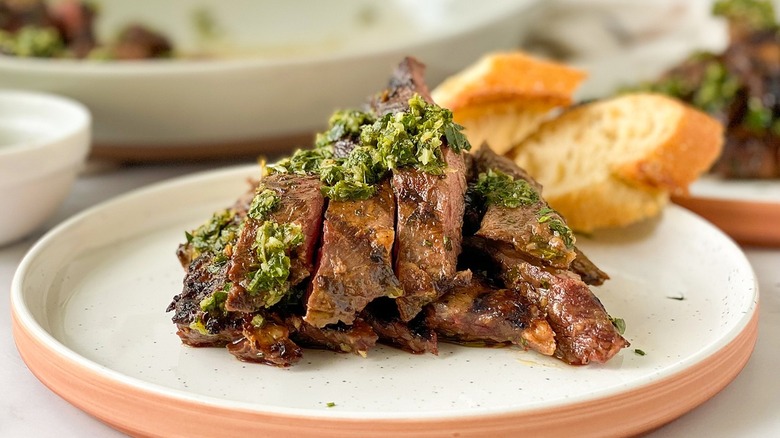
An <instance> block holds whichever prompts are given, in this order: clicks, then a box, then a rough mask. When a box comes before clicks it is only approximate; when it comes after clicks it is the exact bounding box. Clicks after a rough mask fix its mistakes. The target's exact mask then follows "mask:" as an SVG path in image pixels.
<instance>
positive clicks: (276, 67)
mask: <svg viewBox="0 0 780 438" xmlns="http://www.w3.org/2000/svg"><path fill="white" fill-rule="evenodd" d="M97 3H99V4H100V16H99V23H98V30H99V32H98V33H99V35H100V37H101V38H103V39H105V38H110V36H111V35H112V33H114V32H116V31H117V29H118V28H119V27H120V26H121V25H122V24H124V23H126V22H128V21H130V20H136V21H140V22H142V23H145V24H147V25H149V26H151V27H153V28H157V29H161V30H162V31H163V32H164V33H165V34H167V35H169V36H170V37H171V38H172V40H173V42H174V45H175V47H177V48H179V49H180V51H181V52H183V53H192V52H196V51H198V50H201V49H203V48H206V49H207V50H213V49H215V48H216V50H217V51H221V52H222V53H225V52H230V56H225V57H220V58H214V59H191V58H190V59H174V60H151V61H122V62H116V61H115V62H106V61H104V62H99V61H79V60H64V59H54V60H52V59H20V58H14V57H3V56H0V87H7V88H8V87H11V88H25V89H33V90H40V91H48V92H55V93H58V94H63V95H66V96H70V97H72V98H75V99H77V100H79V101H81V102H83V103H84V104H85V105H86V106H87V107H89V109H90V110H91V111H92V113H93V116H94V125H95V126H94V138H95V151H96V152H98V154H99V155H105V156H113V157H118V158H129V159H139V160H148V159H153V158H155V157H157V158H190V157H193V156H197V157H204V156H225V155H229V154H230V153H233V152H247V151H252V152H254V151H256V150H258V149H259V150H260V151H265V150H270V149H272V148H273V147H274V146H276V147H278V146H280V145H282V146H289V145H290V143H295V142H298V143H300V142H302V141H306V140H308V139H309V138H310V136H311V133H312V132H313V131H316V130H319V129H321V128H322V127H323V126H324V124H325V122H326V121H327V119H328V116H329V115H330V114H331V113H332V111H333V109H334V108H336V107H350V106H356V105H360V104H361V103H362V102H363V101H364V100H365V98H366V97H367V96H369V95H371V94H372V93H374V92H376V91H377V90H379V89H381V88H382V86H383V85H384V84H385V82H386V79H387V78H388V77H389V75H390V73H391V71H392V69H393V67H394V66H395V65H396V64H397V63H398V62H399V61H400V60H401V58H402V57H403V56H405V55H414V56H416V57H418V58H419V59H420V60H422V61H423V62H424V63H426V64H427V66H428V74H427V78H428V81H429V83H430V85H435V84H437V83H438V82H439V81H441V80H442V79H443V78H444V77H446V76H447V75H449V74H452V73H454V72H456V71H458V70H459V69H461V68H463V67H464V66H466V65H468V64H469V63H471V62H473V61H474V60H475V59H477V58H478V57H479V56H480V55H481V54H483V53H484V52H485V51H488V50H494V49H509V48H515V47H517V46H518V45H519V44H520V41H521V39H522V35H523V32H524V21H525V20H526V19H527V18H526V15H525V13H526V12H528V10H529V8H530V7H531V6H532V5H533V4H535V3H536V1H535V0H515V1H505V0H485V1H481V2H479V4H477V3H475V2H471V1H468V0H437V1H427V2H414V1H410V0H394V1H385V2H373V1H368V0H349V1H339V2H327V3H326V2H319V1H313V0H308V1H306V0H297V1H287V2H278V1H272V0H263V1H260V0H233V1H230V2H216V1H205V0H175V1H166V2H159V1H155V0H137V1H133V2H127V1H122V2H120V1H118V0H102V1H99V2H97ZM198 10H206V11H208V14H209V15H210V16H211V17H212V18H213V21H214V22H215V23H216V27H217V28H218V29H219V30H220V32H219V37H217V38H215V39H209V40H204V39H203V38H199V37H198V33H197V32H196V31H195V30H194V29H195V27H194V26H193V24H192V23H193V19H192V17H193V13H194V11H198ZM258 144H260V145H261V146H262V145H265V146H264V147H259V148H258V147H256V145H258Z"/></svg>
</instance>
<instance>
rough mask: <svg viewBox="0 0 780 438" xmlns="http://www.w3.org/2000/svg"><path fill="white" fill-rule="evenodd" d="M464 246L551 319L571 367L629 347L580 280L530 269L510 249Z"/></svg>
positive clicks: (472, 242) (472, 241)
mask: <svg viewBox="0 0 780 438" xmlns="http://www.w3.org/2000/svg"><path fill="white" fill-rule="evenodd" d="M466 245H467V248H468V251H473V252H474V254H473V256H474V257H479V255H483V256H487V257H489V258H490V259H492V260H493V262H494V263H495V264H496V266H495V268H496V269H497V271H498V274H499V275H500V276H501V278H502V279H503V281H504V283H505V285H506V287H507V288H511V289H514V290H516V291H519V292H520V294H521V295H522V296H523V297H524V298H525V299H526V300H527V301H528V302H530V303H532V304H535V305H537V306H538V307H539V308H540V309H541V310H542V311H544V312H546V313H547V321H548V322H549V323H550V326H551V327H552V329H553V331H554V332H555V339H556V342H557V347H556V350H555V356H556V357H557V358H559V359H561V360H563V361H564V362H567V363H569V364H572V365H585V364H588V363H590V362H597V363H603V362H606V361H607V360H609V359H610V358H612V357H613V356H614V355H615V354H617V353H618V352H619V351H620V349H622V348H624V347H627V346H629V343H628V341H626V340H625V339H624V338H623V336H621V335H620V333H618V331H617V329H616V328H615V326H614V325H613V324H612V321H611V319H610V317H609V315H608V314H607V312H606V310H605V309H604V306H603V305H602V304H601V302H600V301H599V299H598V298H596V296H595V295H593V292H591V290H590V289H589V288H588V285H586V284H585V283H584V282H583V281H582V280H581V279H580V277H579V276H578V275H577V274H575V273H573V272H570V271H566V270H562V269H556V268H552V267H540V266H536V265H533V264H531V263H528V262H527V261H525V260H524V259H523V258H522V256H521V255H520V254H518V252H517V251H516V250H515V249H514V248H513V247H511V246H509V245H507V244H501V243H493V242H487V241H485V240H484V239H480V238H478V237H472V238H469V239H468V240H467V243H466Z"/></svg>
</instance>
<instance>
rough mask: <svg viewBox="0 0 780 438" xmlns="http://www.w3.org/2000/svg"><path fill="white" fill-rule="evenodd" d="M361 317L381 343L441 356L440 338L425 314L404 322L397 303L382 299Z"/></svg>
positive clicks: (414, 351)
mask: <svg viewBox="0 0 780 438" xmlns="http://www.w3.org/2000/svg"><path fill="white" fill-rule="evenodd" d="M361 315H362V318H363V319H364V320H365V321H366V322H367V323H368V324H370V325H371V327H372V328H373V329H374V332H376V334H377V335H379V342H381V343H383V344H385V345H389V346H391V347H395V348H400V349H401V350H404V351H407V352H409V353H413V354H424V353H431V354H439V346H438V336H437V335H436V332H435V331H433V330H431V328H430V327H429V326H428V323H427V322H426V320H425V317H424V314H422V313H421V314H420V315H418V316H417V317H415V318H414V319H412V320H411V321H409V322H403V321H401V318H400V316H399V315H398V308H397V307H396V305H395V303H393V302H392V301H391V300H388V299H381V298H380V299H378V300H376V301H373V302H372V303H371V304H369V305H368V306H367V307H366V308H365V310H363V313H362V314H361Z"/></svg>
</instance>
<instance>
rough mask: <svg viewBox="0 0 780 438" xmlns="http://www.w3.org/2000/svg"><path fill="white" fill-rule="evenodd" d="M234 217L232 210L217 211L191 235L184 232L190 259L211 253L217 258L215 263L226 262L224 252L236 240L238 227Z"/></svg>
mask: <svg viewBox="0 0 780 438" xmlns="http://www.w3.org/2000/svg"><path fill="white" fill-rule="evenodd" d="M234 217H235V212H234V211H233V210H230V209H228V210H222V211H218V212H216V213H214V215H213V216H212V217H211V219H209V220H208V221H207V222H206V223H205V224H203V225H201V226H200V227H198V228H197V229H195V230H194V231H193V232H192V233H188V232H185V233H184V235H185V237H186V238H187V244H188V245H189V246H190V251H191V255H192V257H191V258H192V259H193V260H194V259H195V258H197V257H198V256H200V255H201V254H203V253H211V254H213V255H215V256H216V257H217V260H216V262H217V263H219V262H220V261H226V260H227V258H228V257H227V254H225V250H226V249H228V248H229V247H230V246H231V245H232V243H233V242H235V240H236V239H237V238H238V232H239V231H238V230H239V225H238V224H237V223H236V221H235V220H234Z"/></svg>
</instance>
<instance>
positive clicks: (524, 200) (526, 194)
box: [474, 169, 539, 208]
mask: <svg viewBox="0 0 780 438" xmlns="http://www.w3.org/2000/svg"><path fill="white" fill-rule="evenodd" d="M474 191H475V192H476V193H477V194H478V195H480V196H482V197H483V198H484V199H485V203H486V204H487V205H501V206H504V207H507V208H517V207H520V206H521V205H523V206H527V205H531V204H534V203H536V202H539V193H537V192H536V190H534V188H533V187H531V185H530V184H528V181H525V180H523V179H516V180H515V179H513V178H512V177H511V176H509V175H507V174H505V173H504V172H501V171H500V170H495V169H490V170H488V171H487V172H486V173H480V174H479V177H478V178H477V184H476V185H475V186H474Z"/></svg>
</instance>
